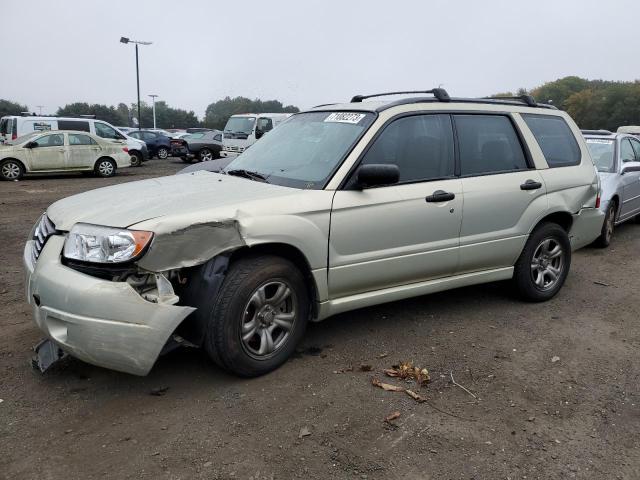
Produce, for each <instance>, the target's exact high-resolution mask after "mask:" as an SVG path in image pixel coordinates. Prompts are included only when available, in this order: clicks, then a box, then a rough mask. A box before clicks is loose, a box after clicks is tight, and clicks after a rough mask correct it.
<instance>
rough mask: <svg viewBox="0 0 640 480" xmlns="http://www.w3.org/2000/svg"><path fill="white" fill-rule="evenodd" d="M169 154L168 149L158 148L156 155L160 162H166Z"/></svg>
mask: <svg viewBox="0 0 640 480" xmlns="http://www.w3.org/2000/svg"><path fill="white" fill-rule="evenodd" d="M169 153H170V152H169V149H168V148H165V147H160V148H159V149H158V153H157V155H158V158H159V159H160V160H166V159H167V158H169Z"/></svg>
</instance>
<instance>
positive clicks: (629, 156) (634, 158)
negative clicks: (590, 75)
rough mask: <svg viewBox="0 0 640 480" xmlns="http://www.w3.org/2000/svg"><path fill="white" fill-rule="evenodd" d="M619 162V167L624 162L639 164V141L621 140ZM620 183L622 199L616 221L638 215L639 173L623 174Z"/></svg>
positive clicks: (639, 210) (631, 139)
mask: <svg viewBox="0 0 640 480" xmlns="http://www.w3.org/2000/svg"><path fill="white" fill-rule="evenodd" d="M629 147H631V149H630V148H629ZM620 161H621V167H622V166H624V164H625V162H640V141H638V140H636V139H635V138H625V139H623V140H622V142H621V145H620ZM622 183H623V185H624V187H623V193H622V197H623V198H622V206H621V208H620V215H619V217H618V220H626V219H628V218H629V217H632V216H635V215H636V214H638V213H640V172H627V173H625V174H624V175H623V176H622Z"/></svg>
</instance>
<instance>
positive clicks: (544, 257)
mask: <svg viewBox="0 0 640 480" xmlns="http://www.w3.org/2000/svg"><path fill="white" fill-rule="evenodd" d="M570 266H571V242H570V241H569V236H568V235H567V232H566V231H565V230H564V229H563V228H562V227H561V226H560V225H558V224H556V223H543V224H541V225H538V226H537V227H536V228H535V229H534V230H533V232H531V235H529V239H528V240H527V243H526V244H525V246H524V249H523V250H522V253H521V254H520V257H519V258H518V261H517V262H516V264H515V271H514V274H513V281H514V284H515V287H516V289H517V291H518V293H519V294H520V296H521V297H522V298H523V299H524V300H527V301H530V302H544V301H546V300H550V299H551V298H553V297H554V296H555V295H556V294H557V293H558V292H559V291H560V289H561V288H562V285H563V284H564V282H565V280H566V278H567V275H568V274H569V268H570Z"/></svg>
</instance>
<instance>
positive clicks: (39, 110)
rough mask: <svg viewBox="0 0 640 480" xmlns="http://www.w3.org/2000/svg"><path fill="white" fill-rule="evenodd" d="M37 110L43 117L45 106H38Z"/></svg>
mask: <svg viewBox="0 0 640 480" xmlns="http://www.w3.org/2000/svg"><path fill="white" fill-rule="evenodd" d="M36 108H37V109H38V115H42V109H43V108H44V105H36Z"/></svg>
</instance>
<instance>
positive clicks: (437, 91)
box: [351, 88, 451, 103]
mask: <svg viewBox="0 0 640 480" xmlns="http://www.w3.org/2000/svg"><path fill="white" fill-rule="evenodd" d="M415 93H430V94H432V95H433V96H434V97H435V98H436V100H438V101H439V102H448V101H449V100H451V98H450V97H449V94H448V93H447V91H446V90H445V89H444V88H432V89H431V90H412V91H407V92H386V93H374V94H373V95H356V96H355V97H353V98H352V99H351V103H359V102H362V101H363V100H365V99H367V98H372V97H384V96H387V95H407V94H415Z"/></svg>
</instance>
